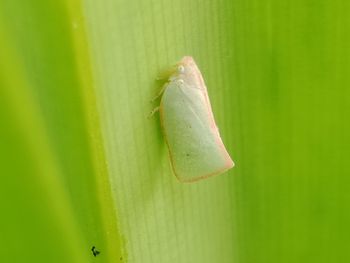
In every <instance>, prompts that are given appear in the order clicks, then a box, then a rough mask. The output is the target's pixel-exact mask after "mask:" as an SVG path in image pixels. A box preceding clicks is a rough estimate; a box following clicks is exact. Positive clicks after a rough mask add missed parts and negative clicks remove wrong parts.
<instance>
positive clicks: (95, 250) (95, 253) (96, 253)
mask: <svg viewBox="0 0 350 263" xmlns="http://www.w3.org/2000/svg"><path fill="white" fill-rule="evenodd" d="M91 251H92V254H93V255H94V257H96V256H97V255H98V254H100V251H98V250H97V249H96V248H95V246H93V247H92V248H91Z"/></svg>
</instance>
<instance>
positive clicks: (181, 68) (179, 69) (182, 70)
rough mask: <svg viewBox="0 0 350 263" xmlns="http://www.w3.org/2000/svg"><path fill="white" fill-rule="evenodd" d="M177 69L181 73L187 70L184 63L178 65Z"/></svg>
mask: <svg viewBox="0 0 350 263" xmlns="http://www.w3.org/2000/svg"><path fill="white" fill-rule="evenodd" d="M177 71H178V72H179V73H180V74H181V73H184V72H185V67H184V66H182V65H180V66H178V68H177Z"/></svg>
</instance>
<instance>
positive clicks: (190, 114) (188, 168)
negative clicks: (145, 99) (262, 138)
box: [153, 56, 234, 182]
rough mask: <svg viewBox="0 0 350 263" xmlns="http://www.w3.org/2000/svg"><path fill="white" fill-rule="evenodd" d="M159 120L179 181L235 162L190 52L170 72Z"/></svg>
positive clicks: (218, 170)
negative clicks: (218, 126)
mask: <svg viewBox="0 0 350 263" xmlns="http://www.w3.org/2000/svg"><path fill="white" fill-rule="evenodd" d="M161 95H162V97H161V101H160V106H159V107H158V108H156V109H155V110H154V111H153V113H154V112H155V111H158V110H159V113H160V121H161V126H162V130H163V133H164V137H165V141H166V144H167V145H168V149H169V155H170V160H171V165H172V168H173V171H174V174H175V175H176V177H177V178H178V179H179V181H180V182H194V181H197V180H200V179H203V178H207V177H210V176H213V175H219V174H221V173H223V172H225V171H227V170H228V169H230V168H232V167H233V166H234V163H233V161H232V159H231V157H230V155H229V154H228V152H227V151H226V148H225V146H224V144H223V142H222V140H221V137H220V134H219V130H218V128H217V126H216V124H215V120H214V116H213V113H212V109H211V105H210V101H209V97H208V93H207V88H206V86H205V83H204V80H203V77H202V74H201V72H200V71H199V69H198V67H197V65H196V63H195V61H194V60H193V58H192V57H190V56H185V57H183V58H182V59H181V61H180V62H179V63H178V64H177V65H176V67H175V68H174V70H173V71H172V72H171V74H170V77H169V79H168V82H167V83H166V84H165V85H164V87H163V89H162V90H161V92H160V93H159V95H158V96H161Z"/></svg>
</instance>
